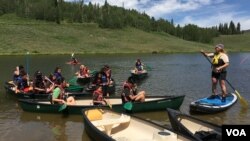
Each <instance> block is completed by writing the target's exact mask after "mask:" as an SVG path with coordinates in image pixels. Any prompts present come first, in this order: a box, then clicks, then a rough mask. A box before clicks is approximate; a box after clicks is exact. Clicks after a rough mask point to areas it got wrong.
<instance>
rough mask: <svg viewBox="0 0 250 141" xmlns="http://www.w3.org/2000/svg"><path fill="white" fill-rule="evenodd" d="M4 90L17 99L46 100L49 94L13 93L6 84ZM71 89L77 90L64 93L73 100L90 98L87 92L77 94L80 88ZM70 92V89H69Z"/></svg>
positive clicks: (90, 95)
mask: <svg viewBox="0 0 250 141" xmlns="http://www.w3.org/2000/svg"><path fill="white" fill-rule="evenodd" d="M4 87H5V90H6V93H7V94H8V95H10V96H13V97H16V98H18V99H46V100H47V99H48V96H49V94H38V93H33V92H29V93H23V92H20V93H15V90H14V89H13V86H11V85H9V84H6V85H5V86H4ZM73 89H77V91H76V92H74V91H73V92H68V91H66V93H67V94H68V95H69V96H73V97H75V98H83V97H92V94H91V93H89V92H78V90H79V89H83V88H82V87H78V86H77V87H75V88H73ZM71 91H72V89H71Z"/></svg>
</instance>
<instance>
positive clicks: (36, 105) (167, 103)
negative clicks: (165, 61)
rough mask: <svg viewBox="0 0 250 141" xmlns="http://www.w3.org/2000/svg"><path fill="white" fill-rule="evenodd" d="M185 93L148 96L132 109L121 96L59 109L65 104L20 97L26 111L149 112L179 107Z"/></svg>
mask: <svg viewBox="0 0 250 141" xmlns="http://www.w3.org/2000/svg"><path fill="white" fill-rule="evenodd" d="M184 97H185V96H184V95H181V96H147V97H146V99H145V102H133V103H132V107H131V109H129V110H128V109H127V108H126V107H125V106H124V104H123V103H122V100H121V98H120V97H109V98H106V99H108V101H109V103H110V105H101V106H100V105H93V100H92V99H90V98H89V99H77V100H76V104H75V105H67V106H66V107H65V109H63V110H59V109H60V108H61V107H62V106H63V105H61V104H51V103H50V101H48V100H40V99H19V100H18V102H19V105H20V107H21V108H22V109H23V110H24V111H28V112H40V113H66V114H81V110H82V109H84V108H90V107H107V108H112V110H114V111H116V112H128V113H138V112H148V111H159V110H165V109H166V108H173V109H179V108H180V106H181V104H182V102H183V100H184Z"/></svg>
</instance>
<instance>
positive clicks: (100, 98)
mask: <svg viewBox="0 0 250 141" xmlns="http://www.w3.org/2000/svg"><path fill="white" fill-rule="evenodd" d="M93 95H97V99H96V100H97V101H103V93H102V91H100V90H98V89H97V90H95V91H94V93H93Z"/></svg>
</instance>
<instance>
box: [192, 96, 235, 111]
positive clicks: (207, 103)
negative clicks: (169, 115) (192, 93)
mask: <svg viewBox="0 0 250 141" xmlns="http://www.w3.org/2000/svg"><path fill="white" fill-rule="evenodd" d="M220 99H221V96H218V97H217V98H215V99H212V100H210V99H207V97H206V98H201V99H199V100H196V101H194V102H191V104H190V112H193V113H207V114H210V113H218V112H222V111H225V110H227V109H228V108H230V107H231V106H233V104H235V103H236V101H237V96H236V94H234V93H230V94H228V96H227V97H226V102H224V103H223V102H221V100H220Z"/></svg>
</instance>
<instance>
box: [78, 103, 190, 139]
mask: <svg viewBox="0 0 250 141" xmlns="http://www.w3.org/2000/svg"><path fill="white" fill-rule="evenodd" d="M82 116H83V123H84V128H85V130H86V133H87V134H88V136H89V137H90V138H91V139H93V140H95V141H115V140H117V141H118V140H124V141H125V140H126V141H127V140H129V141H130V140H131V141H139V140H140V141H177V140H178V141H188V140H192V141H193V140H194V139H193V138H190V137H187V136H184V135H181V134H176V133H174V132H173V131H171V130H170V129H167V128H166V127H163V126H161V125H158V124H156V123H154V122H151V121H149V120H145V119H142V118H139V117H135V116H132V115H126V114H120V113H116V112H114V111H111V110H109V109H103V108H102V109H101V108H94V109H83V110H82Z"/></svg>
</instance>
